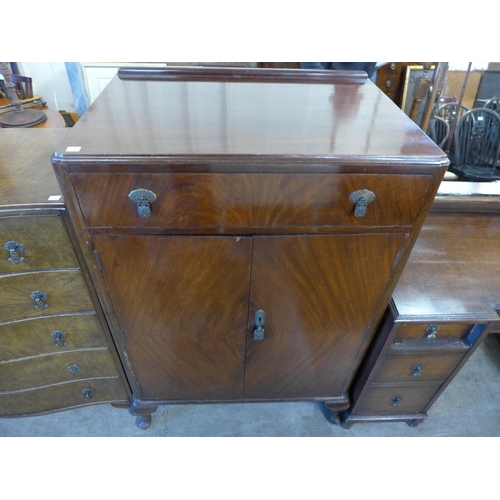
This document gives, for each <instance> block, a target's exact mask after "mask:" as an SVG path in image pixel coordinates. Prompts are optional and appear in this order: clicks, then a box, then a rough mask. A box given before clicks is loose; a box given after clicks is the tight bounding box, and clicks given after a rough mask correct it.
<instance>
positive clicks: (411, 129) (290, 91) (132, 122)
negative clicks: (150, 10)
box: [58, 77, 446, 164]
mask: <svg viewBox="0 0 500 500" xmlns="http://www.w3.org/2000/svg"><path fill="white" fill-rule="evenodd" d="M67 147H70V148H79V150H78V152H74V153H72V152H69V151H67V150H66V148H64V150H62V151H58V153H59V156H60V157H63V158H66V159H71V158H72V157H73V158H76V157H81V156H86V155H90V156H92V155H96V156H103V155H104V156H105V155H108V156H115V155H116V156H121V155H125V156H127V155H130V156H136V155H139V156H140V155H148V156H150V155H158V156H189V157H193V156H196V157H199V156H203V155H207V156H216V157H224V156H226V157H231V156H234V155H236V156H239V155H244V156H245V157H253V158H255V157H256V156H262V155H271V156H273V157H283V158H285V159H286V158H296V159H297V158H298V159H299V161H300V159H305V160H306V161H309V160H314V159H321V158H323V159H324V158H326V159H332V158H338V157H340V158H345V157H349V158H353V157H354V158H355V157H359V161H361V163H362V162H363V160H364V161H367V162H370V161H373V160H374V159H375V160H378V161H380V160H381V159H382V160H384V159H388V158H393V159H406V160H409V161H414V162H415V163H416V164H419V163H435V162H442V161H445V159H446V157H445V156H444V153H443V152H442V151H441V150H440V149H439V148H438V147H437V146H436V145H435V144H434V143H433V142H432V141H431V140H430V139H429V138H428V137H427V136H426V135H425V134H424V133H423V132H422V130H421V129H420V128H419V127H417V126H416V125H415V124H414V123H413V122H412V121H411V120H410V119H409V118H408V117H407V116H406V115H405V114H404V113H403V112H402V111H401V110H400V109H399V108H398V107H397V106H396V105H395V104H394V103H393V102H392V101H390V100H389V99H388V98H387V97H386V96H385V95H384V94H383V93H382V92H381V91H380V90H379V89H378V88H377V87H376V86H375V85H374V84H372V83H371V82H367V83H365V84H363V85H356V84H346V83H342V84H323V83H322V84H311V83H307V84H306V83H300V84H297V83H268V82H266V83H261V82H260V83H255V82H203V81H130V80H120V79H119V78H118V77H115V78H114V79H113V80H112V81H111V82H110V84H109V85H108V86H107V87H106V88H105V90H104V91H103V92H102V93H101V95H100V96H99V97H98V98H97V99H96V101H95V102H94V103H93V104H92V106H91V107H90V108H89V109H88V110H87V112H86V113H85V114H84V115H83V116H82V117H81V118H80V120H79V121H78V123H77V124H76V125H75V126H74V127H73V128H72V129H71V132H70V134H69V135H68V140H67ZM70 151H71V150H70ZM353 161H355V160H353Z"/></svg>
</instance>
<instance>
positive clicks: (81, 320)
mask: <svg viewBox="0 0 500 500" xmlns="http://www.w3.org/2000/svg"><path fill="white" fill-rule="evenodd" d="M89 347H107V342H106V339H105V337H104V333H103V331H102V327H101V324H100V322H99V320H98V318H97V316H96V315H95V314H77V315H71V316H49V317H46V318H36V319H30V320H23V321H16V322H14V323H8V324H4V325H0V362H2V361H9V360H13V359H17V358H24V357H27V356H37V355H40V354H52V353H58V352H63V351H71V350H74V349H82V348H89Z"/></svg>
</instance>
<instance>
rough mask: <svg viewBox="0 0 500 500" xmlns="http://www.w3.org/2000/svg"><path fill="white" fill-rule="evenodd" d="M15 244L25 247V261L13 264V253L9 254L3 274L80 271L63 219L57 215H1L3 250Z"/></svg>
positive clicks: (2, 265)
mask: <svg viewBox="0 0 500 500" xmlns="http://www.w3.org/2000/svg"><path fill="white" fill-rule="evenodd" d="M1 215H4V216H3V217H2V216H1ZM5 215H7V216H5ZM12 240H13V241H17V242H19V243H21V244H22V245H23V246H24V250H23V251H22V252H19V256H20V257H21V258H22V259H23V261H22V262H19V263H17V264H14V263H12V262H10V261H9V260H8V257H9V255H10V253H9V252H8V251H7V250H5V254H4V258H3V259H1V260H0V274H4V273H19V272H24V271H34V270H38V269H51V268H53V269H56V268H66V269H70V268H73V269H77V268H79V267H80V266H79V264H78V260H77V259H76V256H75V252H74V250H73V247H72V245H71V242H70V239H69V237H68V233H67V231H66V229H65V228H64V225H63V223H62V222H61V218H60V217H59V216H57V215H55V214H54V215H47V216H43V215H36V216H35V215H31V216H18V215H17V216H8V214H0V242H1V243H2V246H3V245H5V243H7V241H12ZM2 250H4V249H2Z"/></svg>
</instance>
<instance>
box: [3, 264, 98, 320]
mask: <svg viewBox="0 0 500 500" xmlns="http://www.w3.org/2000/svg"><path fill="white" fill-rule="evenodd" d="M37 290H40V291H43V292H45V293H46V294H47V300H46V303H47V304H48V306H49V307H48V308H47V309H43V310H38V309H35V301H34V300H33V299H32V298H31V293H32V292H34V291H37ZM0 301H1V303H2V308H1V309H0V322H5V321H10V320H14V319H22V318H33V317H38V316H47V315H49V314H64V313H71V312H82V311H92V310H93V309H94V307H93V304H92V302H91V300H90V297H89V295H88V291H87V287H86V285H85V282H84V280H83V277H82V274H81V272H80V271H44V272H35V273H23V274H14V275H7V276H0Z"/></svg>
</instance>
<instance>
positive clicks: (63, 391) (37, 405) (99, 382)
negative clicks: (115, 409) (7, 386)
mask: <svg viewBox="0 0 500 500" xmlns="http://www.w3.org/2000/svg"><path fill="white" fill-rule="evenodd" d="M127 401H128V400H127V395H126V393H125V389H124V387H123V383H122V382H121V380H120V379H119V378H104V379H89V380H79V381H77V382H69V383H64V384H58V385H53V386H50V387H42V388H40V389H32V390H27V391H19V392H10V393H7V394H0V415H2V416H12V417H13V416H22V415H30V414H38V413H45V412H51V411H56V410H62V409H68V408H76V407H78V406H84V405H88V404H94V403H127Z"/></svg>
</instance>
